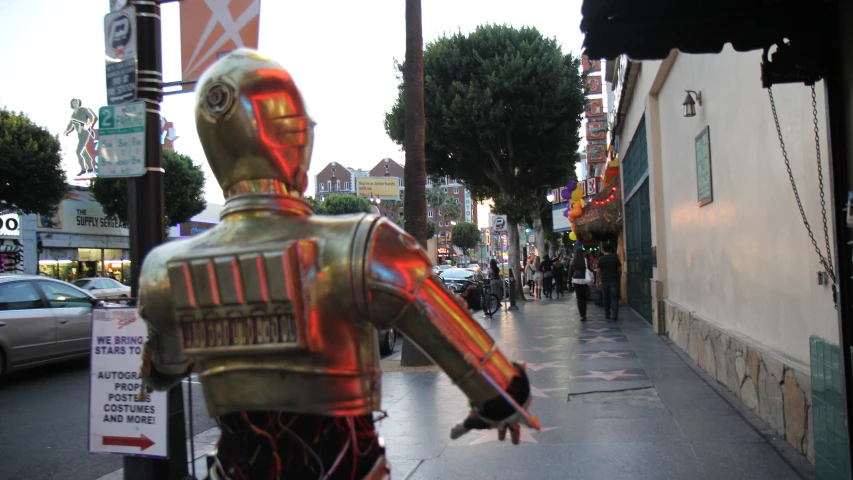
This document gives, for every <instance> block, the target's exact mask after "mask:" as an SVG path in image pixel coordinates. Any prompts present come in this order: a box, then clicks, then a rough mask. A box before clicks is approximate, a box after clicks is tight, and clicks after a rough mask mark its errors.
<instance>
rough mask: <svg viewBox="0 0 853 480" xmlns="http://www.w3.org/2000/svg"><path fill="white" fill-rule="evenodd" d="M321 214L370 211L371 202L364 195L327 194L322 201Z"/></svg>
mask: <svg viewBox="0 0 853 480" xmlns="http://www.w3.org/2000/svg"><path fill="white" fill-rule="evenodd" d="M322 207H323V215H346V214H348V213H370V212H371V211H372V210H371V204H370V202H369V201H368V200H367V199H366V198H364V197H357V196H355V195H346V194H343V193H338V194H335V195H329V196H328V197H326V200H324V201H323V203H322Z"/></svg>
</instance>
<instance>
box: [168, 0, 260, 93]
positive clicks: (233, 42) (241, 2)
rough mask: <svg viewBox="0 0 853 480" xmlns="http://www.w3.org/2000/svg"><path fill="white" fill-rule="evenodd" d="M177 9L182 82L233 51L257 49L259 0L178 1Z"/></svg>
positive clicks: (192, 78) (195, 76) (199, 74)
mask: <svg viewBox="0 0 853 480" xmlns="http://www.w3.org/2000/svg"><path fill="white" fill-rule="evenodd" d="M180 8H181V77H182V80H183V81H188V80H196V79H198V78H199V77H200V76H201V74H202V73H204V70H205V69H206V68H207V67H209V66H210V65H211V64H212V63H213V62H215V61H216V60H217V59H219V58H220V57H222V56H224V55H226V54H227V53H229V52H231V51H233V50H236V49H238V48H242V47H245V48H254V49H257V48H258V31H259V26H260V17H261V0H182V1H181V3H180ZM184 88H185V89H186V88H193V85H184Z"/></svg>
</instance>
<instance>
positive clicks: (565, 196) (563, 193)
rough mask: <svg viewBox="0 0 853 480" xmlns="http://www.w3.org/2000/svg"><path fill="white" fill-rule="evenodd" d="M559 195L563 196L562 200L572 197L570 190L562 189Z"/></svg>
mask: <svg viewBox="0 0 853 480" xmlns="http://www.w3.org/2000/svg"><path fill="white" fill-rule="evenodd" d="M560 196H561V197H563V200H568V199H569V198H571V197H572V191H571V190H563V191H562V192H560Z"/></svg>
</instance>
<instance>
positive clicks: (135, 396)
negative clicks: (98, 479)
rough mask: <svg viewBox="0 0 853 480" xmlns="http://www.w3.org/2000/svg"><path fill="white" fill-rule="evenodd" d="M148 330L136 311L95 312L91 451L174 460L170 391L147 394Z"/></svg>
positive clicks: (99, 309) (128, 309)
mask: <svg viewBox="0 0 853 480" xmlns="http://www.w3.org/2000/svg"><path fill="white" fill-rule="evenodd" d="M147 339H148V327H147V326H146V325H145V322H143V321H142V319H141V318H139V314H138V313H137V310H136V308H135V307H129V308H128V307H116V308H96V309H93V313H92V347H91V354H92V360H91V368H90V372H89V373H90V382H89V452H90V453H117V454H120V455H137V456H145V457H156V458H168V455H169V454H168V442H167V433H168V428H167V422H168V418H169V413H168V411H167V409H166V392H152V393H148V394H144V395H140V394H141V393H142V391H143V388H142V379H141V378H140V375H139V368H140V366H141V365H142V345H143V344H144V343H145V341H146V340H147Z"/></svg>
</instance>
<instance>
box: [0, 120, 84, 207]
mask: <svg viewBox="0 0 853 480" xmlns="http://www.w3.org/2000/svg"><path fill="white" fill-rule="evenodd" d="M59 151H60V148H59V139H58V138H57V137H56V135H51V134H50V132H49V131H48V130H47V129H45V128H42V127H40V126H38V125H36V124H35V123H33V122H32V121H31V120H30V119H29V117H27V116H26V115H24V114H23V113H15V112H11V111H9V110H6V109H5V108H0V214H4V213H9V212H21V213H36V214H39V215H45V216H52V215H54V214H55V213H56V210H57V208H58V207H59V204H60V203H61V202H62V200H63V199H64V198H65V194H66V193H67V192H68V184H67V183H66V179H65V171H64V170H63V169H62V157H61V155H60V154H59Z"/></svg>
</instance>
